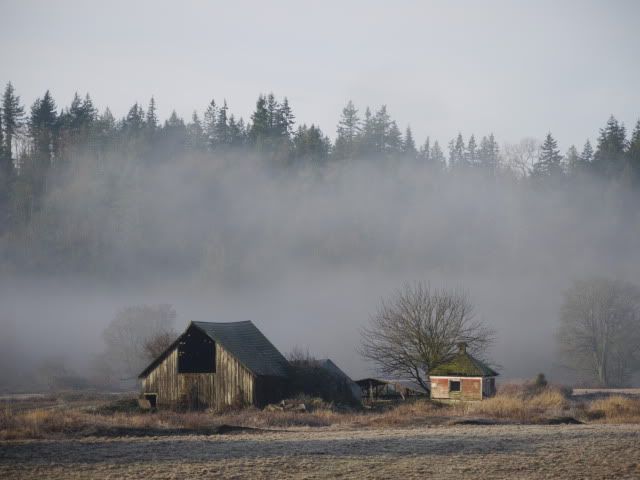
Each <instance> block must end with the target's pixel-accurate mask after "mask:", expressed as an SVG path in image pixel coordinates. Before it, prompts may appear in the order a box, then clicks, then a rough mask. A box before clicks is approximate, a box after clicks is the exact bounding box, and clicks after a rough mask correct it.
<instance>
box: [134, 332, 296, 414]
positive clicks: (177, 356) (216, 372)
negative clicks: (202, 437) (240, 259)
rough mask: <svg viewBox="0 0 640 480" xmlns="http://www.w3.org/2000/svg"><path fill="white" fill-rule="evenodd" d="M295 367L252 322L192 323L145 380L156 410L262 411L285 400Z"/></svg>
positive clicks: (146, 395)
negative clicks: (239, 408)
mask: <svg viewBox="0 0 640 480" xmlns="http://www.w3.org/2000/svg"><path fill="white" fill-rule="evenodd" d="M288 376H289V363H288V362H287V360H286V359H285V358H284V357H283V356H282V354H281V353H280V352H279V351H278V350H277V349H276V347H274V346H273V344H272V343H271V342H269V340H267V338H266V337H265V336H264V335H263V334H262V332H260V330H258V328H257V327H256V326H255V325H254V324H253V323H252V322H251V321H244V322H231V323H210V322H191V323H190V324H189V326H188V327H187V329H186V330H185V332H184V333H183V334H182V335H180V336H179V337H178V339H177V340H176V341H175V342H173V343H172V344H171V345H170V346H169V347H168V348H167V349H166V350H165V351H164V352H163V353H162V354H161V355H160V356H158V358H156V359H155V360H154V361H153V362H151V364H150V365H149V366H148V367H147V368H145V369H144V371H143V372H142V373H141V374H140V375H139V378H140V379H141V380H142V395H143V396H144V398H146V399H147V400H148V401H149V403H150V404H151V406H152V407H174V408H175V407H189V408H214V409H221V408H224V407H225V406H229V405H238V406H240V405H255V406H258V407H261V406H264V405H266V404H268V403H273V402H277V401H279V400H281V399H282V398H284V395H285V393H286V387H287V379H288Z"/></svg>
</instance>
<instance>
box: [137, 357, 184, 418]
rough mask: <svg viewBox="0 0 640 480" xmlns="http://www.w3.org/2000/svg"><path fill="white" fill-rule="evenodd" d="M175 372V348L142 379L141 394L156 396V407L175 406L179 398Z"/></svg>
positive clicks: (176, 367)
mask: <svg viewBox="0 0 640 480" xmlns="http://www.w3.org/2000/svg"><path fill="white" fill-rule="evenodd" d="M177 372H178V348H177V347H176V348H174V349H173V350H172V351H171V353H169V355H168V356H167V357H166V358H165V359H164V360H163V361H162V362H160V363H159V364H158V365H157V366H156V368H154V369H153V370H151V372H149V374H148V375H147V376H146V377H145V378H143V379H142V392H143V393H155V394H157V395H158V397H157V402H158V406H168V405H171V404H176V403H177V402H178V397H179V388H178V375H177Z"/></svg>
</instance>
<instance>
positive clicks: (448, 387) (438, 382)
mask: <svg viewBox="0 0 640 480" xmlns="http://www.w3.org/2000/svg"><path fill="white" fill-rule="evenodd" d="M458 348H459V350H458V353H456V354H455V355H454V356H453V357H452V358H451V359H449V361H447V362H445V363H443V364H442V365H440V366H438V367H435V368H434V369H433V370H432V371H431V372H430V374H429V380H430V382H431V398H432V399H434V400H452V401H456V400H482V399H483V398H486V397H490V396H492V395H494V394H495V392H496V381H495V378H496V377H497V376H498V373H497V372H496V371H494V370H493V369H491V368H490V367H488V366H487V365H485V364H484V363H483V362H481V361H480V360H478V359H477V358H474V357H473V356H472V355H470V354H469V353H468V352H467V344H466V343H460V344H459V345H458Z"/></svg>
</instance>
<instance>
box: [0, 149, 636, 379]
mask: <svg viewBox="0 0 640 480" xmlns="http://www.w3.org/2000/svg"><path fill="white" fill-rule="evenodd" d="M74 164H77V165H78V167H77V168H72V169H70V171H71V172H73V174H70V175H67V176H65V177H63V178H61V179H59V180H58V185H57V187H56V188H55V189H52V191H50V193H49V194H48V196H47V198H46V200H45V205H46V207H45V208H44V210H43V212H44V213H43V215H42V216H40V217H37V218H36V219H35V220H34V222H33V225H32V227H31V230H30V231H29V234H28V235H25V236H24V240H25V242H27V243H24V242H18V243H14V244H11V245H9V246H7V242H5V244H4V246H5V248H4V249H3V252H4V258H5V261H6V263H5V265H9V266H5V274H4V275H3V278H2V288H1V289H0V304H1V305H2V313H1V317H0V318H1V322H2V327H1V328H2V331H3V333H4V334H3V336H2V343H3V345H2V348H1V349H0V350H1V351H2V352H4V355H6V359H7V361H3V364H5V365H7V366H8V368H7V369H5V373H4V375H6V376H7V377H13V378H14V380H15V376H14V375H12V373H15V372H20V371H22V372H28V371H29V369H30V368H31V367H34V366H36V365H38V364H39V363H40V362H42V361H46V359H47V358H52V357H53V358H60V357H63V358H64V359H65V362H66V363H69V364H72V365H76V366H77V367H76V370H78V371H80V372H81V373H88V372H89V366H90V364H91V362H90V359H91V356H92V355H94V354H95V353H96V352H99V351H100V349H101V348H103V347H102V339H101V336H100V334H101V332H102V330H103V329H104V328H105V327H106V325H107V324H108V322H109V321H110V320H111V319H112V318H113V317H114V315H115V314H116V312H117V311H118V310H119V309H121V308H123V307H125V306H128V305H137V304H158V303H168V304H171V305H173V306H174V307H175V309H176V311H177V313H178V325H177V326H178V328H179V329H182V328H183V326H184V325H186V323H187V322H188V321H191V320H200V321H239V320H245V319H251V320H253V321H254V322H255V323H256V324H257V325H258V327H259V328H261V329H262V330H263V331H264V332H265V334H266V335H267V337H268V338H270V339H271V340H272V341H273V342H274V344H275V345H276V346H277V347H278V348H279V349H280V350H281V351H283V352H288V351H290V350H291V349H292V348H293V347H294V346H300V347H303V348H308V349H309V351H310V352H312V353H313V354H315V355H317V356H321V357H324V356H328V357H331V358H332V359H334V361H336V362H337V363H338V364H339V365H340V366H342V367H343V368H344V369H345V370H346V371H347V372H348V373H349V374H350V375H352V376H353V377H356V378H359V377H361V376H364V375H367V374H371V373H374V369H375V366H374V365H371V364H368V363H365V362H364V360H362V359H361V358H360V356H359V355H358V352H357V348H358V346H359V344H360V334H359V328H361V327H362V326H364V325H365V324H366V322H367V320H368V318H369V316H370V315H371V314H372V313H374V311H375V309H376V308H377V306H378V304H379V302H380V299H381V298H383V297H388V296H389V295H390V294H392V293H393V292H394V291H395V290H396V289H398V288H399V287H401V286H402V284H403V283H405V282H412V281H426V282H430V283H431V284H432V285H433V286H446V287H463V288H465V289H466V290H468V292H469V294H470V297H471V300H472V302H473V303H474V305H475V312H476V315H477V316H478V317H479V318H480V319H482V320H483V321H485V322H486V323H487V324H488V325H490V326H492V327H494V328H495V329H496V331H497V338H496V342H495V345H494V346H493V348H492V349H491V351H490V352H489V355H488V356H489V357H490V358H491V359H492V360H493V361H494V362H496V363H497V364H498V365H500V366H501V370H500V371H501V374H502V375H503V378H523V377H527V378H528V377H531V376H533V375H534V374H536V373H537V372H539V371H544V372H546V373H547V375H548V376H549V377H551V378H552V379H566V378H571V377H570V375H568V373H567V372H566V371H565V370H563V369H561V368H560V366H559V364H558V359H557V356H556V351H557V344H556V342H555V338H554V333H555V331H556V329H557V325H558V309H559V306H560V302H561V300H562V291H563V290H564V289H566V288H567V287H568V286H569V285H570V284H571V282H572V281H573V280H575V279H577V278H582V277H585V276H589V275H602V276H614V277H621V278H625V279H628V280H631V281H636V282H637V281H640V278H638V277H639V270H638V268H637V266H638V265H640V242H637V238H638V234H640V222H639V221H638V220H639V219H638V210H637V208H635V205H637V197H636V196H635V194H634V193H633V192H632V191H628V190H624V189H622V190H621V189H619V188H614V187H612V186H611V185H610V184H608V183H606V182H603V181H600V180H598V179H593V178H583V179H581V180H580V181H579V182H566V183H565V184H563V186H562V188H556V187H553V188H550V187H548V186H540V185H535V184H532V183H529V182H525V181H523V180H519V179H516V178H514V177H511V176H503V177H494V176H487V175H485V174H484V172H482V171H461V172H458V173H448V172H438V171H434V170H433V169H431V168H429V167H428V166H425V165H424V164H421V163H419V162H416V161H414V160H406V159H405V160H401V161H397V162H389V161H382V160H377V161H368V160H367V159H362V160H359V161H351V162H345V163H344V164H329V165H327V166H326V167H324V168H322V169H319V168H317V167H314V166H302V167H298V168H291V169H290V170H288V171H283V170H280V169H274V168H271V167H268V166H266V165H268V163H266V162H264V161H263V159H261V158H259V157H256V156H252V155H245V156H239V155H226V156H224V157H221V158H218V159H213V160H212V159H211V158H202V157H198V156H185V157H184V158H180V159H179V160H177V161H172V162H170V163H164V164H162V163H160V164H158V165H153V166H151V167H148V168H145V169H139V168H138V169H136V168H135V165H136V163H135V162H128V161H126V160H123V159H116V160H115V161H113V162H112V163H110V164H109V166H107V167H105V165H101V164H100V163H99V162H96V161H95V160H91V159H88V158H81V159H77V160H75V161H74ZM114 185H115V186H114ZM107 187H109V188H107ZM114 199H115V200H114ZM116 200H117V201H116ZM53 215H54V216H55V217H54V218H55V219H56V223H55V224H54V225H51V223H50V222H49V219H50V218H51V216H53ZM27 248H28V254H27V253H26V251H27ZM60 252H63V253H64V255H61V253H60ZM7 259H8V260H7ZM10 269H13V271H11V270H10ZM9 359H19V361H15V362H14V361H13V360H11V361H8V360H9ZM5 362H6V363H5ZM23 380H24V379H23Z"/></svg>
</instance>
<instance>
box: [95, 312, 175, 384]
mask: <svg viewBox="0 0 640 480" xmlns="http://www.w3.org/2000/svg"><path fill="white" fill-rule="evenodd" d="M175 320H176V311H175V310H174V309H173V307H172V306H171V305H151V306H150V305H141V306H133V307H127V308H124V309H122V310H120V311H119V312H118V314H117V315H116V317H115V318H114V319H113V320H112V321H111V323H109V325H108V326H107V328H105V329H104V331H103V332H102V338H103V339H104V342H105V345H106V351H105V355H104V358H105V360H106V361H107V362H109V363H110V364H111V365H112V368H113V371H114V372H118V373H119V374H120V375H124V376H126V377H133V376H135V375H137V374H138V373H140V370H141V369H142V368H143V367H144V366H145V364H146V363H148V362H149V360H150V358H149V355H150V354H151V351H150V350H149V348H148V347H149V346H150V342H152V341H153V339H155V338H156V337H158V338H159V337H161V336H163V335H164V336H166V337H167V338H168V337H172V338H174V339H175V337H176V333H175V330H174V323H175ZM159 343H161V342H159ZM158 348H160V347H159V346H158ZM154 353H155V346H154Z"/></svg>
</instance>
